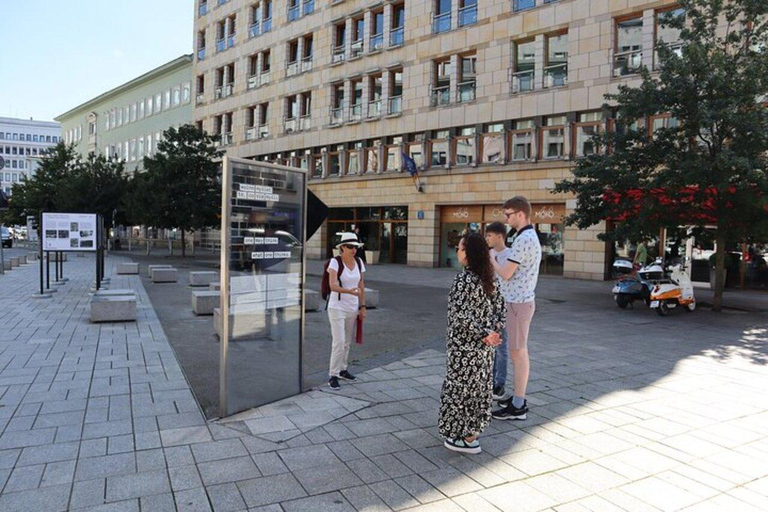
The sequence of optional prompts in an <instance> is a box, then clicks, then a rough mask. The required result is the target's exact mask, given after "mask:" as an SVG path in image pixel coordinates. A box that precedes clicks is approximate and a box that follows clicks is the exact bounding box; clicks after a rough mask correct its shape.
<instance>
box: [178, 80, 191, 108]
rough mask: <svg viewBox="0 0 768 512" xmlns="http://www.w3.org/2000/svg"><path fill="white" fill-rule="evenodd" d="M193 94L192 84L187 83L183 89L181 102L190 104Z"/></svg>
mask: <svg viewBox="0 0 768 512" xmlns="http://www.w3.org/2000/svg"><path fill="white" fill-rule="evenodd" d="M191 94H192V84H191V83H189V82H185V83H184V85H182V89H181V101H182V102H184V103H189V100H190V97H191Z"/></svg>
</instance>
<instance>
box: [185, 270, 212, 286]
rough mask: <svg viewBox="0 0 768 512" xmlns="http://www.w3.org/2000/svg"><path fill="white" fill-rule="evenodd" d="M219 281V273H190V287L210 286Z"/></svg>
mask: <svg viewBox="0 0 768 512" xmlns="http://www.w3.org/2000/svg"><path fill="white" fill-rule="evenodd" d="M218 280H219V273H218V272H212V271H202V272H190V273H189V286H208V285H210V284H211V283H214V282H216V281H218Z"/></svg>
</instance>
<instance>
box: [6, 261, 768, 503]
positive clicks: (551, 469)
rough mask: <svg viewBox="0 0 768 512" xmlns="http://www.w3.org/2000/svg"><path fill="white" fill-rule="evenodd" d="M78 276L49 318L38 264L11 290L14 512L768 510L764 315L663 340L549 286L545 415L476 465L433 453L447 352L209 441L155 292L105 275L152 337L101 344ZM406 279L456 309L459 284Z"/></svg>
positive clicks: (541, 367)
mask: <svg viewBox="0 0 768 512" xmlns="http://www.w3.org/2000/svg"><path fill="white" fill-rule="evenodd" d="M70 256H71V257H70V261H69V262H67V263H66V275H67V277H68V278H69V282H67V283H66V284H65V285H63V286H57V287H56V288H58V291H57V292H56V293H54V294H53V297H52V298H51V299H35V298H33V297H32V293H33V292H34V289H35V285H36V283H37V278H38V275H37V266H36V265H34V264H30V265H26V266H23V267H20V268H17V269H14V270H13V271H12V272H10V273H8V274H6V275H4V276H0V432H2V434H1V435H0V486H1V488H2V492H1V493H0V511H13V512H16V511H27V510H29V511H35V512H38V511H46V512H48V511H52V512H53V511H63V510H81V509H82V510H98V511H136V512H138V511H141V512H147V511H173V510H179V511H210V510H213V511H217V512H218V511H243V510H260V511H270V512H272V511H275V512H278V511H286V512H289V511H290V512H292V511H348V510H349V511H351V510H365V511H385V510H419V511H426V510H431V511H436V512H443V511H445V512H450V511H461V510H465V511H468V512H475V511H478V512H482V511H486V510H503V511H507V510H509V511H512V510H514V511H526V510H557V511H582V510H628V511H639V510H718V511H722V510H729V511H730V510H735V511H742V510H765V508H766V506H765V504H766V502H768V500H767V498H768V464H766V463H765V460H766V458H768V428H766V427H768V365H767V363H768V318H767V317H766V314H765V312H764V310H760V309H759V308H758V309H756V310H754V311H748V310H745V308H736V309H732V310H729V311H726V312H724V313H722V314H713V313H711V312H709V311H707V310H701V311H697V312H694V313H692V314H685V313H683V312H682V311H676V312H674V313H673V314H672V315H670V317H668V318H665V319H660V318H658V317H657V316H656V315H655V314H653V313H652V312H651V311H649V310H647V309H642V308H639V307H638V308H637V309H636V310H634V311H620V310H618V309H617V308H615V307H612V305H611V301H610V296H609V294H607V292H606V297H607V300H605V301H604V302H595V300H594V297H595V290H599V289H601V288H599V287H602V288H607V287H608V286H609V284H608V283H587V282H578V281H563V280H559V279H545V280H543V282H542V293H541V294H540V300H539V303H538V305H537V317H536V318H535V319H534V324H533V328H532V337H531V348H532V380H531V385H530V388H529V403H530V405H531V413H530V414H529V417H528V420H526V421H523V422H510V421H508V422H500V421H493V422H492V423H491V425H490V426H489V428H488V429H487V430H486V432H484V433H483V435H482V436H481V444H482V447H483V453H482V454H480V455H474V456H469V455H459V454H455V453H453V452H449V451H447V450H446V449H445V448H443V447H442V444H441V440H440V439H439V437H438V436H437V428H436V423H437V409H438V400H439V394H440V386H441V384H442V376H443V374H444V364H445V359H444V354H443V351H442V347H440V346H430V347H429V348H424V347H418V348H416V349H414V350H413V351H412V352H411V353H409V354H407V355H405V356H403V357H400V358H399V359H393V358H392V357H391V356H390V358H389V359H388V360H386V361H383V360H382V362H381V365H379V366H376V367H371V365H370V364H368V365H366V366H365V368H367V369H366V370H365V371H364V372H362V373H360V374H359V380H358V382H356V383H353V384H349V383H344V384H343V386H342V390H341V391H340V392H338V393H333V392H331V391H330V390H328V388H327V387H322V386H321V387H317V388H315V389H311V390H309V391H308V392H306V393H304V394H302V395H300V396H298V397H293V398H290V399H287V400H284V401H281V402H278V403H274V404H270V405H267V406H264V407H261V408H259V409H256V410H252V411H247V412H244V413H241V414H239V415H236V416H234V417H230V418H226V419H222V420H213V421H206V419H205V417H204V415H203V414H202V412H201V410H200V408H199V406H198V403H197V401H196V399H195V396H194V394H193V391H192V388H191V387H190V385H189V383H188V380H187V378H186V377H185V372H184V370H183V369H182V367H181V366H180V364H179V362H178V360H177V357H176V355H175V353H174V350H173V349H172V347H171V344H170V343H169V340H168V338H167V337H166V334H165V332H164V330H163V326H162V325H161V323H160V321H159V320H158V316H157V314H156V313H155V310H154V309H153V307H152V303H151V302H150V299H149V296H148V295H147V293H146V291H145V288H144V284H143V283H142V280H141V278H140V277H139V276H116V275H113V270H112V269H113V267H114V265H115V263H116V262H118V261H122V257H116V256H112V257H110V258H108V259H107V275H108V276H110V277H111V285H110V287H111V288H113V289H116V288H132V289H134V290H135V291H136V294H137V298H138V321H137V322H135V323H119V324H100V325H94V324H91V323H90V322H89V309H88V305H89V300H90V296H89V291H90V287H91V285H92V282H93V277H94V276H93V271H94V262H93V259H92V258H91V257H89V256H85V257H76V256H75V255H70ZM403 272H404V273H406V274H409V275H408V276H407V277H408V279H409V280H410V282H411V283H412V284H413V285H416V286H420V287H425V288H429V289H432V290H434V293H435V294H443V296H444V294H445V293H446V290H445V285H446V281H447V280H449V279H450V276H449V275H448V274H446V273H439V272H435V273H433V272H432V271H429V270H418V269H407V270H404V271H403ZM411 274H412V275H411ZM377 278H378V279H382V281H381V282H384V281H383V280H384V279H385V275H384V269H377V270H376V272H373V273H372V275H371V276H369V278H368V279H369V280H370V281H371V283H376V279H377ZM148 286H149V285H148ZM186 293H189V292H188V291H187V292H186ZM387 301H389V304H391V305H392V306H389V307H394V305H395V304H396V302H397V297H393V296H390V297H386V296H382V302H383V304H384V306H383V307H382V310H384V309H386V307H387ZM371 314H372V315H374V314H376V312H375V311H374V312H371ZM443 329H444V324H438V325H435V324H434V323H428V324H425V325H423V326H422V330H424V331H430V332H432V333H433V334H434V333H435V332H438V333H439V332H440V331H442V330H443ZM354 350H355V349H354V348H353V351H354ZM378 357H379V358H381V357H382V356H378ZM374 360H378V359H374Z"/></svg>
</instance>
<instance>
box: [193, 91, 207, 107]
mask: <svg viewBox="0 0 768 512" xmlns="http://www.w3.org/2000/svg"><path fill="white" fill-rule="evenodd" d="M204 99H205V95H204V94H203V93H202V92H201V93H199V94H198V95H197V97H196V98H195V105H200V104H201V103H202V102H203V100H204Z"/></svg>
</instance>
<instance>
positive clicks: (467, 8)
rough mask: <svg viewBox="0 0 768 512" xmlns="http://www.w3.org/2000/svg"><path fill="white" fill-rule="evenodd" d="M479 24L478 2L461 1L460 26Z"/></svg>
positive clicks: (472, 0) (475, 0)
mask: <svg viewBox="0 0 768 512" xmlns="http://www.w3.org/2000/svg"><path fill="white" fill-rule="evenodd" d="M475 23H477V0H459V26H460V27H466V26H467V25H474V24H475Z"/></svg>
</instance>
